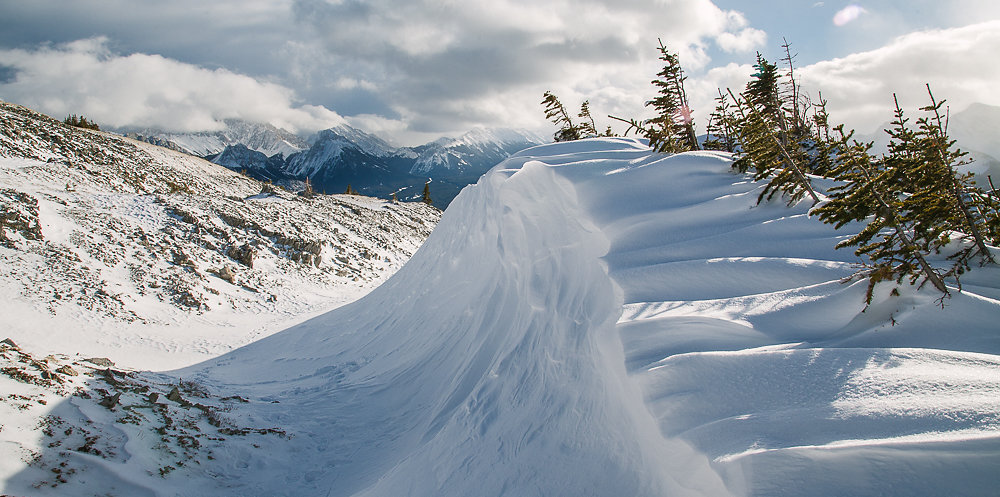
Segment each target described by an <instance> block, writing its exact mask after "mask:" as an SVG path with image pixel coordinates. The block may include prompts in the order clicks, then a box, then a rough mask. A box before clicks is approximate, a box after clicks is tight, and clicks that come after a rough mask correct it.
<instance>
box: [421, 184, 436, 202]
mask: <svg viewBox="0 0 1000 497" xmlns="http://www.w3.org/2000/svg"><path fill="white" fill-rule="evenodd" d="M420 201H421V202H423V203H425V204H427V205H431V204H433V203H434V202H433V201H432V200H431V182H430V181H428V182H426V183H424V194H423V197H421V199H420Z"/></svg>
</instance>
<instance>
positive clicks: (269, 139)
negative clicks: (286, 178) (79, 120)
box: [119, 119, 309, 157]
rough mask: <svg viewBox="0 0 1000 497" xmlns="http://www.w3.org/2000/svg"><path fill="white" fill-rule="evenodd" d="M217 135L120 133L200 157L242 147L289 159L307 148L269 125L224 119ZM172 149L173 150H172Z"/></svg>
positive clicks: (203, 133) (148, 132)
mask: <svg viewBox="0 0 1000 497" xmlns="http://www.w3.org/2000/svg"><path fill="white" fill-rule="evenodd" d="M223 125H224V128H223V129H222V130H220V131H206V132H198V133H176V132H164V131H161V130H155V129H123V130H119V131H120V132H122V134H125V135H127V136H128V137H130V138H134V139H137V140H141V141H146V142H149V143H152V144H155V145H173V146H168V148H174V149H176V150H179V151H181V152H184V153H188V154H191V155H197V156H199V157H204V156H208V155H213V154H218V153H220V152H222V151H223V150H224V149H225V148H226V147H228V146H230V145H237V144H239V145H243V146H245V147H247V148H248V149H250V150H256V151H258V152H261V153H263V154H264V155H266V156H268V157H271V156H273V155H275V154H282V155H284V156H286V157H287V156H289V155H292V154H294V153H296V152H300V151H302V150H305V149H307V148H309V145H308V143H306V141H305V140H303V139H302V138H299V137H298V136H297V135H295V134H293V133H291V132H289V131H286V130H284V129H281V128H277V127H275V126H273V125H270V124H266V123H265V124H259V123H252V122H248V121H241V120H238V119H226V120H224V121H223ZM175 147H176V148H175Z"/></svg>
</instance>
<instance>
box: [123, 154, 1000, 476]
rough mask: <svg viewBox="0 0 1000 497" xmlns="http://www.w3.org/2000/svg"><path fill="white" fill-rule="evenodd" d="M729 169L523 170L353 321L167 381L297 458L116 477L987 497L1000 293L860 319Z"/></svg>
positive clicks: (610, 162)
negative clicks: (201, 388) (208, 400)
mask: <svg viewBox="0 0 1000 497" xmlns="http://www.w3.org/2000/svg"><path fill="white" fill-rule="evenodd" d="M729 164H730V159H729V157H728V156H727V155H725V154H721V153H710V152H701V153H687V154H681V155H675V156H664V155H659V154H654V153H652V152H650V150H649V149H648V148H647V147H646V146H644V145H643V144H641V143H640V142H638V141H635V140H629V139H594V140H586V141H581V142H573V143H569V144H554V145H546V146H541V147H536V148H532V149H528V150H526V151H524V152H521V153H520V154H517V155H515V156H514V157H512V158H510V159H508V160H507V161H505V162H503V163H502V164H500V165H498V166H497V167H496V168H494V169H493V170H492V171H491V172H490V173H488V174H487V175H486V176H484V177H483V178H482V179H481V180H480V181H479V183H478V184H477V185H475V186H473V187H470V188H467V189H466V190H465V191H463V192H462V194H461V195H460V196H459V197H458V198H457V199H456V200H455V201H454V203H452V205H451V207H450V208H449V209H448V211H447V212H446V213H445V215H444V217H443V219H442V221H441V223H440V224H439V225H438V227H437V229H436V230H435V232H434V233H433V234H432V235H431V237H430V238H429V239H428V240H427V242H426V243H425V244H424V246H422V247H421V249H420V250H419V251H418V252H417V253H416V254H415V255H414V256H413V258H412V259H411V260H410V261H409V262H408V263H407V264H406V266H404V267H403V268H402V269H401V270H400V271H399V272H398V273H396V274H395V275H394V276H393V277H392V278H391V279H390V280H389V281H387V282H386V283H385V284H383V285H382V286H380V287H379V288H377V289H376V290H374V291H373V292H372V293H370V294H369V295H368V296H366V297H365V298H363V299H362V300H359V301H357V302H355V303H354V304H351V305H348V306H345V307H342V308H339V309H337V310H335V311H332V312H330V313H328V314H326V315H323V316H320V317H317V318H315V319H312V320H310V321H307V322H305V323H303V324H301V325H299V326H296V327H294V328H291V329H289V330H286V331H284V332H281V333H278V334H276V335H272V336H271V337H268V338H266V339H264V340H261V341H259V342H256V343H254V344H251V345H249V346H246V347H244V348H241V349H238V350H236V351H233V352H231V353H229V354H227V355H225V356H222V357H220V358H218V359H216V360H212V361H209V362H206V363H203V364H200V365H197V366H193V367H191V368H188V369H186V370H183V371H179V372H175V373H174V374H175V375H176V376H180V377H183V378H185V379H190V380H195V381H197V382H199V383H201V384H203V385H206V386H207V387H208V388H209V389H211V390H213V391H217V392H222V393H223V394H227V395H240V396H243V397H244V398H248V399H251V401H252V402H251V403H250V404H248V407H245V408H243V409H244V412H243V416H244V419H245V421H246V422H248V423H250V424H255V425H257V426H276V427H280V428H281V429H283V430H285V431H286V432H287V433H288V434H289V435H290V439H288V440H285V439H274V440H270V441H267V442H266V445H264V446H263V447H262V448H261V449H259V450H242V449H241V450H236V449H234V450H232V451H229V452H224V451H216V452H215V453H214V459H213V460H212V461H211V462H206V463H205V464H203V465H201V466H198V467H192V466H190V465H189V466H186V467H185V468H184V469H183V470H178V471H176V472H175V473H173V474H170V475H169V476H168V477H167V478H166V479H165V480H160V477H159V476H155V477H152V476H151V477H149V478H148V479H147V478H145V477H143V476H137V475H138V474H139V473H141V471H139V470H140V469H142V468H141V467H140V466H139V463H138V462H127V463H123V464H120V465H118V466H114V465H106V466H105V468H106V469H107V470H108V471H111V472H113V473H115V474H118V475H120V477H121V480H122V481H126V480H127V481H130V482H132V483H133V484H136V485H141V486H144V487H147V488H150V489H151V490H150V493H151V494H157V495H205V494H213V495H319V496H323V495H337V496H352V495H358V496H401V495H413V496H429V495H435V496H473V495H474V496H501V495H505V496H580V495H592V496H625V495H664V496H666V495H671V496H687V495H691V496H721V495H768V496H773V495H789V496H792V495H814V496H824V495H901V496H903V495H905V496H913V495H945V494H953V495H993V494H994V492H995V489H996V483H997V477H996V471H995V470H996V468H997V467H998V465H1000V405H998V400H997V399H1000V374H998V371H1000V356H998V355H997V353H998V352H1000V338H998V335H997V330H996V322H997V317H1000V301H998V300H997V299H998V298H1000V271H998V270H997V268H996V267H986V268H976V269H975V270H974V271H973V272H971V273H970V274H968V275H967V277H966V278H965V279H964V280H963V281H964V283H965V285H964V290H963V292H962V293H958V292H955V295H954V297H952V298H951V299H949V300H946V301H945V302H944V309H941V308H940V306H939V304H938V302H937V301H936V296H935V295H931V294H929V293H927V294H925V293H924V292H916V291H913V290H911V289H904V291H903V292H902V295H901V296H898V297H889V296H888V288H886V289H885V290H884V291H880V292H879V293H878V298H877V300H876V301H875V302H874V303H873V305H872V306H871V307H869V308H868V309H867V311H865V312H862V309H863V307H864V302H863V296H864V285H865V283H864V282H860V283H854V284H842V283H841V282H840V280H841V279H842V278H844V277H846V276H848V275H850V274H851V273H852V272H853V271H854V269H855V268H854V267H853V263H854V262H855V259H854V256H853V255H852V254H851V253H850V252H849V251H837V250H834V248H833V247H834V245H835V244H836V242H837V240H838V239H840V237H842V236H843V233H840V232H836V231H833V230H832V228H830V227H829V226H826V225H823V224H821V223H819V222H818V221H816V220H815V219H809V218H808V217H807V215H806V213H807V209H808V206H805V205H801V206H797V207H793V208H786V207H784V205H783V204H781V203H778V202H775V203H773V204H765V205H761V206H755V200H756V198H757V194H758V191H759V188H760V187H759V186H758V185H755V184H753V183H750V182H749V181H748V180H747V179H746V177H744V176H740V175H735V174H732V173H731V172H729ZM140 443H141V442H140V441H130V442H129V444H130V445H132V446H133V447H138V445H139V444H140ZM261 443H265V442H261ZM133 450H135V451H138V449H137V448H134V449H133ZM178 474H180V475H184V476H177V475H178ZM153 489H155V490H153Z"/></svg>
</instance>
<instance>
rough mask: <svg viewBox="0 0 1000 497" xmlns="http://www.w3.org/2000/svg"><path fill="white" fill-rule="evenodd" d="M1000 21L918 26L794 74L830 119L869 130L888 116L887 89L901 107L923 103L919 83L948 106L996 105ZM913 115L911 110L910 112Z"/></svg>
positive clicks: (998, 96)
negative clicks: (823, 101) (822, 101)
mask: <svg viewBox="0 0 1000 497" xmlns="http://www.w3.org/2000/svg"><path fill="white" fill-rule="evenodd" d="M997 53H1000V21H989V22H983V23H979V24H973V25H970V26H965V27H961V28H954V29H941V30H927V31H918V32H914V33H911V34H908V35H905V36H901V37H899V38H896V39H895V40H893V41H892V42H891V43H889V44H888V45H886V46H884V47H882V48H879V49H877V50H871V51H867V52H862V53H856V54H852V55H849V56H847V57H842V58H838V59H833V60H828V61H823V62H818V63H816V64H812V65H810V66H807V67H803V68H801V70H799V71H798V72H797V73H796V74H797V75H798V76H799V78H800V79H799V81H800V82H801V83H802V86H803V88H804V89H806V91H808V92H810V93H812V94H814V95H815V92H816V91H822V92H823V96H824V97H825V98H827V99H828V100H829V102H830V104H829V110H830V111H831V114H832V117H833V119H834V120H835V121H840V122H844V123H845V124H847V125H848V127H853V128H857V129H858V131H862V132H870V131H873V130H874V129H873V128H874V127H877V126H878V125H880V124H882V123H884V122H887V121H889V120H890V119H891V118H892V105H893V104H892V94H893V93H896V94H897V95H898V97H899V101H900V104H901V105H902V106H903V108H904V110H905V109H917V108H918V107H922V106H924V105H926V104H927V103H928V97H927V90H926V87H925V86H924V85H925V84H930V86H931V88H932V90H933V91H934V96H935V97H936V98H937V99H938V100H940V99H947V100H948V105H950V106H951V109H952V111H953V112H954V111H959V110H962V109H964V108H965V107H967V106H968V105H969V104H971V103H974V102H980V103H985V104H988V105H1000V93H998V92H997V91H996V89H997V82H1000V65H998V64H992V63H987V61H992V60H994V59H996V54H997ZM911 114H912V115H916V113H915V112H911Z"/></svg>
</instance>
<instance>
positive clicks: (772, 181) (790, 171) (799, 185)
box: [729, 81, 819, 205]
mask: <svg viewBox="0 0 1000 497" xmlns="http://www.w3.org/2000/svg"><path fill="white" fill-rule="evenodd" d="M751 83H753V81H752V82H751ZM748 87H749V85H748ZM729 95H730V96H731V97H732V98H733V101H734V106H733V107H734V109H735V110H736V119H735V120H734V123H735V127H734V132H735V134H736V136H737V138H738V140H739V150H738V156H737V159H736V160H735V161H733V168H735V169H736V170H738V171H740V172H742V173H745V172H749V171H750V170H753V174H754V181H760V180H763V179H769V181H768V183H767V185H765V187H764V189H763V190H762V191H761V193H760V195H759V196H758V197H757V202H758V203H760V202H762V201H764V200H765V199H767V200H771V199H772V198H774V196H775V195H777V194H779V193H780V194H782V195H786V196H787V198H788V205H792V204H795V203H796V202H798V201H799V200H801V199H802V198H804V197H805V196H806V195H807V194H808V195H809V196H810V197H811V198H812V201H813V203H814V204H816V203H819V196H818V195H817V194H816V192H815V190H813V188H812V184H811V183H810V181H809V177H808V176H806V173H805V171H804V170H803V167H802V166H801V164H803V163H804V162H806V161H805V160H804V157H803V155H802V154H801V149H800V148H798V147H795V148H791V149H790V148H789V147H786V146H785V145H784V144H783V143H782V141H783V140H782V138H781V136H782V135H781V133H780V130H779V129H778V128H776V122H775V117H774V116H769V115H767V114H764V112H765V111H766V110H767V108H766V106H765V105H763V104H762V105H761V106H760V107H758V106H756V105H754V103H753V102H754V99H753V96H752V95H746V94H744V95H743V96H742V98H737V97H736V96H735V95H733V94H732V92H730V94H729ZM762 101H765V102H766V100H762ZM793 154H794V155H793Z"/></svg>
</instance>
